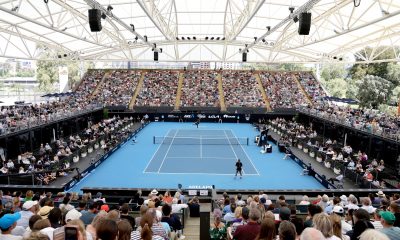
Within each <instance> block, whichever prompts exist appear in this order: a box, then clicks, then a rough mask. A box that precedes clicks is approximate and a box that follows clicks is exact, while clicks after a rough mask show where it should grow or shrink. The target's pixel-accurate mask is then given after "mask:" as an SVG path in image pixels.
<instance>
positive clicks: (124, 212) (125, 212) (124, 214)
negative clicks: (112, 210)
mask: <svg viewBox="0 0 400 240" xmlns="http://www.w3.org/2000/svg"><path fill="white" fill-rule="evenodd" d="M120 212H121V214H120V218H121V219H125V220H126V221H128V222H129V223H130V224H131V227H132V228H134V227H135V218H134V217H132V216H131V215H129V204H127V203H124V204H122V206H121V208H120Z"/></svg>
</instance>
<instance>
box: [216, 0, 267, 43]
mask: <svg viewBox="0 0 400 240" xmlns="http://www.w3.org/2000/svg"><path fill="white" fill-rule="evenodd" d="M264 2H265V0H258V1H256V0H248V1H247V5H246V6H245V8H244V9H243V11H242V14H240V16H239V17H238V18H237V19H236V21H235V23H234V24H233V26H232V28H231V30H230V31H229V32H228V31H227V30H228V28H227V27H226V26H225V27H224V29H225V32H224V36H225V38H226V39H227V40H235V39H236V37H237V36H238V35H239V34H240V33H241V32H242V31H243V29H244V28H245V27H246V26H247V25H248V24H249V22H250V21H251V19H253V17H254V15H256V13H257V12H258V10H259V9H260V8H261V6H262V5H263V4H264ZM225 24H227V22H226V16H225Z"/></svg>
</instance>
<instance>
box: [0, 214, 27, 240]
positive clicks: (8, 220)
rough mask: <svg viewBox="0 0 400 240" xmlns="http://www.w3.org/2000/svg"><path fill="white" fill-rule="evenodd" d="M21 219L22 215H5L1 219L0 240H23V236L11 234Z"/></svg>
mask: <svg viewBox="0 0 400 240" xmlns="http://www.w3.org/2000/svg"><path fill="white" fill-rule="evenodd" d="M20 218H21V214H20V213H14V214H10V213H7V214H4V215H3V216H1V218H0V230H1V235H0V240H22V237H21V236H15V235H12V234H11V231H12V230H13V229H14V228H15V227H16V226H17V221H18V220H19V219H20Z"/></svg>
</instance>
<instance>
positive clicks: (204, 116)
mask: <svg viewBox="0 0 400 240" xmlns="http://www.w3.org/2000/svg"><path fill="white" fill-rule="evenodd" d="M197 117H198V118H206V115H204V114H197Z"/></svg>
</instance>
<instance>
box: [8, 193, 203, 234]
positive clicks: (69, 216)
mask: <svg viewBox="0 0 400 240" xmlns="http://www.w3.org/2000/svg"><path fill="white" fill-rule="evenodd" d="M0 200H1V208H0V209H1V210H0V230H1V234H0V239H2V240H3V239H10V240H22V239H27V240H28V239H29V240H39V239H40V240H42V239H46V240H48V239H53V237H54V238H55V239H59V238H56V236H58V234H61V236H62V237H64V235H65V236H66V235H67V233H68V231H67V228H74V229H77V230H78V231H77V234H76V235H75V236H69V237H70V238H65V239H79V240H91V239H93V240H97V239H102V240H129V239H132V240H136V239H137V240H169V239H184V238H185V236H184V235H183V224H182V222H181V218H180V216H179V215H178V213H179V212H181V209H184V208H191V206H192V205H195V204H194V203H193V201H190V202H189V203H188V204H186V203H185V202H186V198H185V196H184V195H183V194H182V191H181V190H178V191H176V192H175V194H174V196H171V195H170V194H169V191H167V192H166V193H165V194H164V195H162V194H159V193H158V191H157V190H155V189H154V190H153V191H151V192H150V194H149V195H148V196H147V197H146V198H143V197H142V196H141V191H138V192H137V193H136V194H135V196H134V197H133V198H131V199H130V200H129V199H120V200H119V201H118V202H117V203H112V202H109V201H108V199H106V198H104V197H103V196H102V194H101V193H100V192H99V193H97V194H96V196H93V197H92V195H91V194H90V193H84V194H82V195H81V196H79V195H78V194H76V193H58V194H57V195H56V196H53V194H52V193H51V192H47V193H45V192H43V193H40V192H36V193H33V192H32V191H30V190H29V191H28V192H27V193H26V194H25V196H22V193H21V192H14V193H13V194H10V192H9V191H5V192H4V193H3V192H2V191H0ZM132 208H134V209H132ZM136 209H140V215H137V216H136V217H134V216H133V215H132V210H136ZM197 211H198V208H197ZM63 227H65V228H63ZM71 232H73V231H71ZM68 234H70V233H68ZM74 237H75V238H74ZM76 237H77V238H76ZM62 239H64V238H62Z"/></svg>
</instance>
